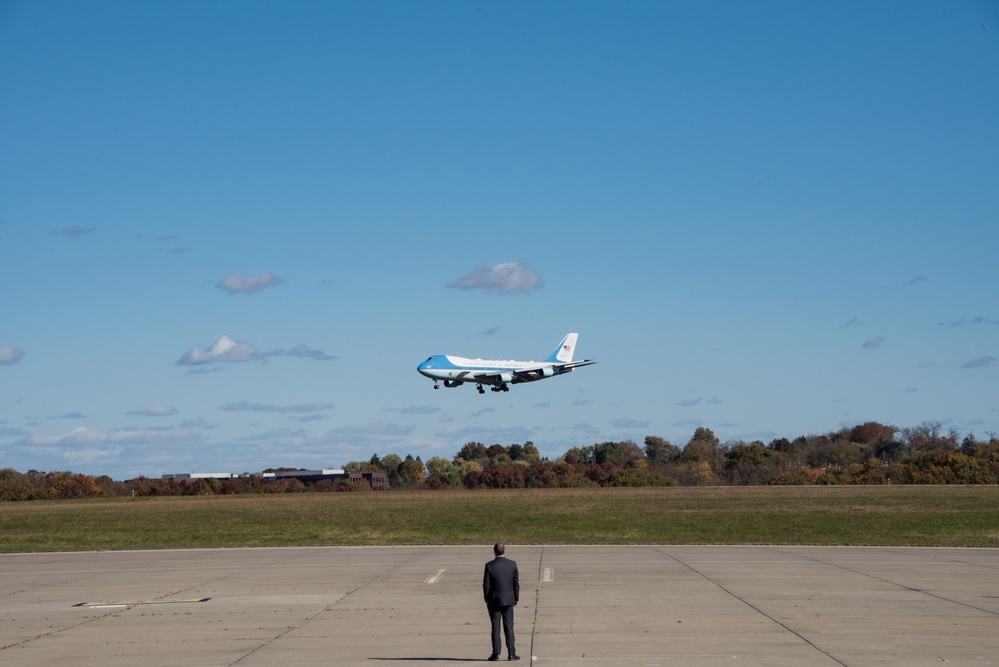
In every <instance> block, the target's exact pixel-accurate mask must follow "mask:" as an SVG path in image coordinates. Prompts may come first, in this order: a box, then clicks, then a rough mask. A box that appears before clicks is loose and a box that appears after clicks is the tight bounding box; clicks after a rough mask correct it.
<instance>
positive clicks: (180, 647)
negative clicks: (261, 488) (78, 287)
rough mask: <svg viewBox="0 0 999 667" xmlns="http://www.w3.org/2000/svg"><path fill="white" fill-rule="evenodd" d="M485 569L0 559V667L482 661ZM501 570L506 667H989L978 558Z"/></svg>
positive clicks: (992, 621) (611, 553)
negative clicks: (510, 663) (516, 592)
mask: <svg viewBox="0 0 999 667" xmlns="http://www.w3.org/2000/svg"><path fill="white" fill-rule="evenodd" d="M491 555H492V554H491V547H490V546H479V547H467V546H462V547H455V546H442V547H417V546H414V547H363V548H345V547H329V548H287V549H224V550H180V551H132V552H98V553H50V554H12V555H0V665H3V666H4V667H14V666H20V665H103V666H110V667H114V666H118V665H122V666H124V665H128V666H129V667H135V666H136V665H159V666H171V665H204V666H210V665H240V666H243V667H251V666H261V665H268V666H272V665H283V666H290V665H365V666H367V667H388V666H390V665H406V666H412V667H416V666H417V665H438V666H439V665H444V664H450V663H462V662H481V661H483V660H484V658H485V657H486V656H487V655H488V654H489V621H488V617H487V615H486V611H485V606H484V604H483V602H482V593H481V590H482V589H481V586H482V568H483V564H484V563H485V561H486V560H487V559H489V558H490V557H491ZM507 555H508V556H509V557H510V558H513V559H514V560H516V561H517V562H518V564H519V566H520V580H521V601H520V606H519V607H517V610H516V629H517V649H518V653H519V654H520V655H521V656H522V657H523V659H522V661H521V662H520V663H519V664H522V665H527V664H531V665H537V666H546V667H547V666H562V665H565V666H574V667H575V666H596V665H608V666H609V665H628V666H636V667H646V666H656V665H662V666H666V665H669V666H693V667H714V666H717V665H730V666H732V667H749V666H751V665H752V666H756V665H767V666H785V665H786V666H789V667H790V666H795V667H798V666H801V665H816V666H819V667H825V666H835V665H849V666H851V667H854V666H861V665H906V666H916V665H941V664H948V665H976V666H977V665H999V550H995V549H950V548H868V547H780V546H768V547H764V546H747V547H718V546H544V547H542V546H516V545H508V547H507ZM504 658H505V656H504Z"/></svg>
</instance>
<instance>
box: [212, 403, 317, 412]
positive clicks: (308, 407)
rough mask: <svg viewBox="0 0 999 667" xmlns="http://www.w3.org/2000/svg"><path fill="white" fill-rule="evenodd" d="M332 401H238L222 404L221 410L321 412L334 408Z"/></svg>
mask: <svg viewBox="0 0 999 667" xmlns="http://www.w3.org/2000/svg"><path fill="white" fill-rule="evenodd" d="M332 409H333V404H332V403H305V404H299V405H265V404H263V403H250V402H249V401H238V402H236V403H226V404H225V405H223V406H221V407H220V408H219V410H227V411H229V412H277V413H280V414H284V413H286V412H295V413H299V414H302V413H309V412H321V411H323V410H332Z"/></svg>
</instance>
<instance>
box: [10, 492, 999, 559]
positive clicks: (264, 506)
mask: <svg viewBox="0 0 999 667" xmlns="http://www.w3.org/2000/svg"><path fill="white" fill-rule="evenodd" d="M0 535H2V539H0V552H6V553H13V552H37V551H82V550H117V549H176V548H213V547H273V546H317V545H400V544H491V543H493V542H496V541H503V542H507V543H509V544H816V545H818V544H821V545H909V546H969V547H971V546H974V547H999V487H996V486H960V487H955V486H922V487H914V486H866V487H857V486H819V487H814V486H812V487H713V488H689V487H688V488H659V489H545V490H513V491H418V492H410V493H406V492H388V493H374V492H373V493H326V494H286V495H245V496H209V497H197V498H191V497H179V498H134V499H115V500H96V501H95V500H88V501H66V500H63V501H52V502H47V501H46V502H23V503H0Z"/></svg>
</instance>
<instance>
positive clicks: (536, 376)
mask: <svg viewBox="0 0 999 667" xmlns="http://www.w3.org/2000/svg"><path fill="white" fill-rule="evenodd" d="M595 363H597V362H596V361H593V360H592V359H583V360H582V361H571V362H569V363H565V364H545V365H543V366H534V367H531V368H517V369H511V370H509V371H506V372H501V371H489V372H488V373H473V374H472V378H473V379H474V380H475V381H476V382H482V383H485V384H500V383H504V382H509V383H511V384H520V383H521V382H534V381H535V380H543V379H545V378H550V377H552V376H553V375H562V373H569V372H570V371H572V369H573V368H579V367H581V366H589V365H591V364H595Z"/></svg>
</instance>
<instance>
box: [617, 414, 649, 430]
mask: <svg viewBox="0 0 999 667" xmlns="http://www.w3.org/2000/svg"><path fill="white" fill-rule="evenodd" d="M651 423H652V422H647V421H642V420H640V419H631V418H628V417H622V418H620V419H612V420H611V426H614V427H616V428H648V427H649V424H651Z"/></svg>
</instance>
